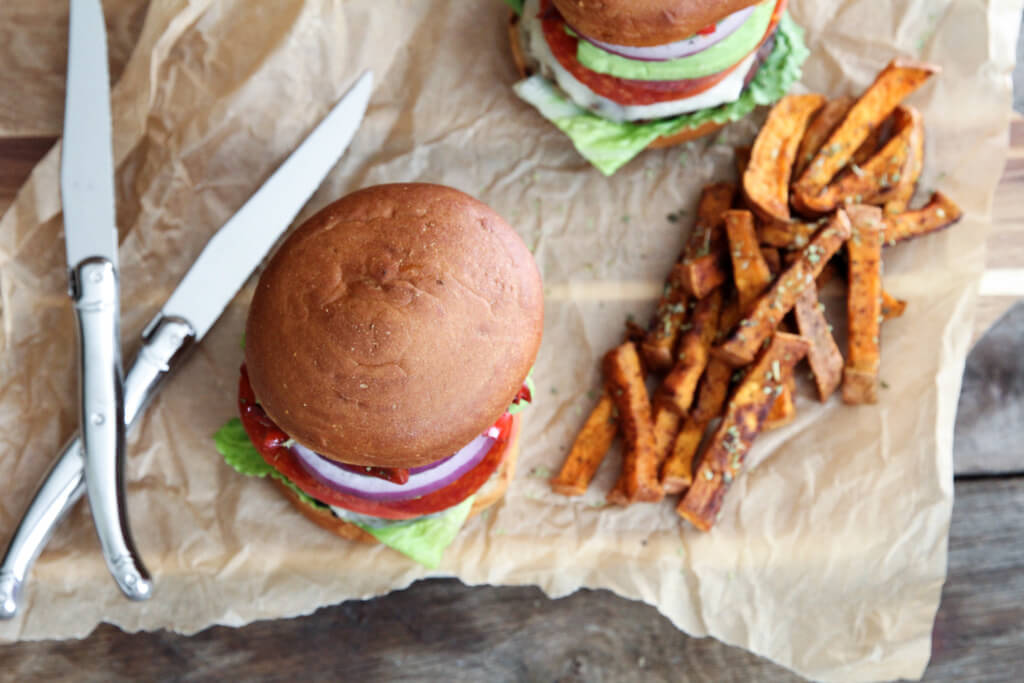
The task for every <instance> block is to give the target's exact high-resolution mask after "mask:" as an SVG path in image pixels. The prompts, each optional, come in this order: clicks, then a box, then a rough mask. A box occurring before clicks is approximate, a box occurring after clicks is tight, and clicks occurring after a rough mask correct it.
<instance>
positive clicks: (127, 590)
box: [71, 257, 153, 600]
mask: <svg viewBox="0 0 1024 683" xmlns="http://www.w3.org/2000/svg"><path fill="white" fill-rule="evenodd" d="M118 294H119V288H118V282H117V270H116V269H115V267H114V264H113V263H111V262H110V261H109V260H107V259H105V258H102V257H92V258H87V259H85V260H84V261H82V262H81V263H79V264H78V265H76V266H75V268H74V269H73V271H72V274H71V298H72V302H73V304H74V310H75V320H76V322H77V323H78V340H79V343H78V348H79V351H80V354H79V363H78V367H79V370H80V373H79V374H80V377H81V381H80V390H81V403H80V405H81V412H80V420H79V425H80V428H81V431H82V451H83V453H84V459H85V489H86V493H87V494H88V495H89V509H90V510H91V511H92V519H93V523H94V525H95V527H96V534H97V536H99V539H100V546H101V547H102V549H103V557H104V559H105V560H106V561H107V568H108V569H109V570H110V573H111V575H112V576H113V577H114V580H115V581H116V582H117V585H118V586H119V587H120V588H121V592H122V593H124V594H125V595H126V596H128V597H129V598H131V599H132V600H145V599H146V598H148V597H149V596H150V593H151V592H152V590H153V586H152V583H151V581H150V579H149V572H148V571H146V567H145V566H144V565H143V564H142V560H141V559H140V558H139V554H138V551H137V550H136V548H135V543H134V541H133V540H132V536H131V529H130V528H129V526H128V513H127V506H126V504H125V498H124V387H123V378H122V375H121V339H120V319H121V316H120V306H119V302H118V298H119V297H118Z"/></svg>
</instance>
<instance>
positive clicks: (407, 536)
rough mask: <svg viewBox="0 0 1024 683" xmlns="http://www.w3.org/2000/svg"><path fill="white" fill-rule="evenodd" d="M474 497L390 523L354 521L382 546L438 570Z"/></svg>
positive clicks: (467, 514) (467, 513)
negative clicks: (427, 513) (373, 523)
mask: <svg viewBox="0 0 1024 683" xmlns="http://www.w3.org/2000/svg"><path fill="white" fill-rule="evenodd" d="M475 498H476V494H474V495H472V496H470V497H469V498H467V499H466V500H464V501H462V502H461V503H459V504H458V505H456V506H455V507H450V508H448V509H447V510H444V511H443V512H439V513H436V514H433V515H427V516H426V517H419V518H416V519H407V520H400V521H395V522H394V523H393V524H383V525H373V526H369V525H363V524H360V523H358V522H353V524H355V525H356V526H358V527H360V528H362V529H364V530H365V531H366V532H367V533H369V534H370V535H371V536H373V537H374V538H376V539H377V540H378V541H380V542H381V543H383V544H384V545H386V546H388V547H390V548H393V549H395V550H397V551H398V552H400V553H402V554H403V555H406V556H408V557H410V558H412V559H414V560H416V561H417V562H419V563H420V564H423V565H426V566H427V567H430V568H431V569H437V566H438V565H439V564H441V557H442V556H443V555H444V551H445V549H446V548H447V547H448V546H449V545H451V544H452V541H454V540H455V537H456V536H457V535H458V534H459V531H461V530H462V525H463V524H465V523H466V519H467V518H468V517H469V512H470V510H472V509H473V500H474V499H475Z"/></svg>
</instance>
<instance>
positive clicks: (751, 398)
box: [676, 332, 809, 531]
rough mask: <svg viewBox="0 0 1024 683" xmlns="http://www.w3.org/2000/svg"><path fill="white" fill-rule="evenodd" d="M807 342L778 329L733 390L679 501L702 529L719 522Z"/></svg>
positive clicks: (682, 511)
mask: <svg viewBox="0 0 1024 683" xmlns="http://www.w3.org/2000/svg"><path fill="white" fill-rule="evenodd" d="M808 346H809V344H808V343H807V341H806V340H804V339H803V338H802V337H799V336H797V335H794V334H787V333H786V332H776V333H775V334H774V335H773V336H772V337H771V342H770V343H769V344H768V348H766V349H765V350H764V351H762V352H761V353H760V355H759V356H758V359H757V362H756V363H754V365H753V366H752V367H751V368H750V370H749V371H747V373H746V375H745V376H744V378H743V381H742V382H741V383H740V385H739V386H738V387H737V388H736V391H735V392H733V395H732V398H731V399H730V400H729V405H728V406H727V407H726V411H725V416H724V417H723V418H722V423H721V424H720V425H719V426H718V428H717V429H716V430H715V432H714V434H712V436H711V437H710V439H709V440H708V444H707V446H706V447H705V449H704V456H703V458H702V459H701V463H700V466H699V467H698V468H697V474H696V475H695V476H694V478H693V483H692V484H691V486H690V488H689V490H688V491H687V492H686V495H685V496H683V498H682V500H680V501H679V505H678V506H677V507H676V512H678V513H679V515H680V516H681V517H683V518H684V519H686V520H688V521H689V522H690V523H691V524H693V525H694V526H695V527H697V528H698V529H700V530H702V531H707V530H709V529H710V528H711V527H712V525H714V523H715V520H716V518H717V517H718V512H719V510H720V509H721V507H722V499H723V497H724V496H725V493H726V491H727V490H728V489H729V486H730V484H731V483H732V481H733V479H735V478H736V475H737V474H739V471H740V469H741V467H742V466H743V460H744V458H745V456H746V454H747V451H748V450H749V449H750V446H751V444H752V443H753V442H754V439H755V438H756V437H757V434H758V432H760V431H761V428H762V427H763V425H764V420H765V417H766V416H767V415H768V412H769V411H770V410H771V407H772V404H773V403H774V402H775V399H776V398H777V397H778V395H779V394H780V393H782V390H783V388H784V387H785V384H784V383H783V373H785V372H790V373H792V372H793V366H795V365H796V364H797V363H798V362H799V361H800V359H801V358H803V357H804V355H805V354H806V353H807V348H808Z"/></svg>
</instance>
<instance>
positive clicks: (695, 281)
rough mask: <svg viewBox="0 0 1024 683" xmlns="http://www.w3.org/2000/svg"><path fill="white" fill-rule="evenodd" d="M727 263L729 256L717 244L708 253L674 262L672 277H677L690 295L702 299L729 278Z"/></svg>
mask: <svg viewBox="0 0 1024 683" xmlns="http://www.w3.org/2000/svg"><path fill="white" fill-rule="evenodd" d="M728 263H729V257H728V256H727V255H726V253H725V250H724V249H723V248H722V247H721V245H719V246H718V247H717V248H716V249H715V251H714V252H712V253H710V254H705V255H704V256H698V257H697V258H695V259H692V260H690V261H686V262H684V263H678V264H676V266H675V270H676V273H675V274H674V277H677V278H679V281H680V282H681V283H682V285H683V288H684V289H686V291H687V292H689V293H690V296H692V297H694V298H695V299H703V298H704V297H706V296H707V295H708V294H710V293H711V292H712V290H714V289H715V288H716V287H720V286H721V285H722V283H723V282H725V281H726V280H728V279H729V270H728Z"/></svg>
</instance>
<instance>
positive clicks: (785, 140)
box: [743, 94, 825, 221]
mask: <svg viewBox="0 0 1024 683" xmlns="http://www.w3.org/2000/svg"><path fill="white" fill-rule="evenodd" d="M823 104H825V98H824V97H823V96H821V95H814V94H812V95H786V96H785V97H783V98H782V99H781V100H779V101H778V103H777V104H776V105H775V106H774V107H772V110H771V111H770V112H769V113H768V119H767V120H766V121H765V123H764V126H762V127H761V131H760V132H759V133H758V134H757V138H756V139H755V140H754V147H753V148H752V149H751V150H750V163H749V164H748V166H747V169H746V171H745V172H744V173H743V194H744V195H745V196H746V198H747V201H749V202H750V204H751V205H752V206H753V207H754V209H755V210H756V211H757V212H758V213H759V214H761V215H763V216H764V217H766V218H770V219H773V220H777V221H788V220H789V179H790V173H791V172H792V170H793V161H794V160H795V159H796V155H797V148H798V147H799V146H800V141H801V140H802V139H803V137H804V131H806V130H807V124H808V123H809V122H810V119H811V117H812V116H814V114H815V112H817V111H818V110H819V109H821V107H822V105H823Z"/></svg>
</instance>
